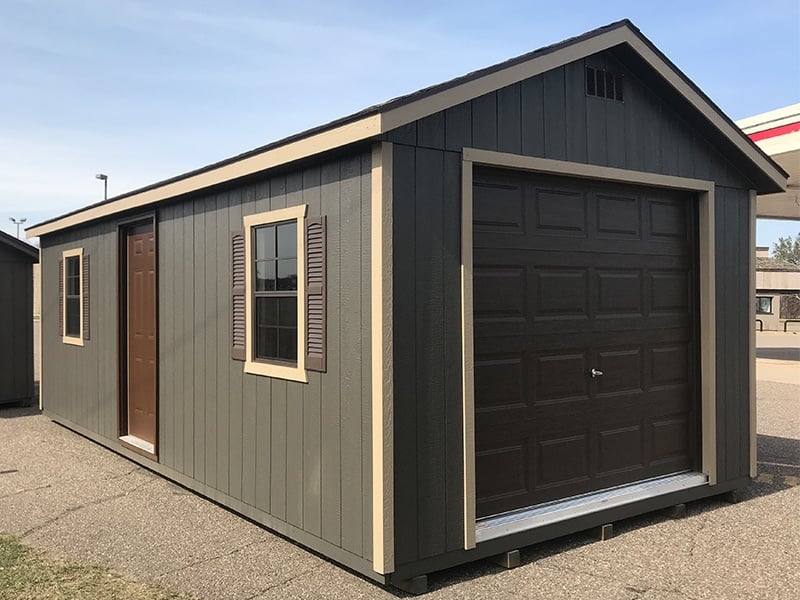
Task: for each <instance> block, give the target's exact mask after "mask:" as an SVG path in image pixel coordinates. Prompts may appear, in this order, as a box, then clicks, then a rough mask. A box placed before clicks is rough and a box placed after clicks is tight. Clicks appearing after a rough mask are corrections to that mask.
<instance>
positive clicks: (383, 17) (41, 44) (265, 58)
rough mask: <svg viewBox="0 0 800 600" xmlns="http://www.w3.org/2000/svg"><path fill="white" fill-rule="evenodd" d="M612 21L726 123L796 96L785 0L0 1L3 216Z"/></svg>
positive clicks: (798, 55) (301, 125) (769, 238)
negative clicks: (633, 34)
mask: <svg viewBox="0 0 800 600" xmlns="http://www.w3.org/2000/svg"><path fill="white" fill-rule="evenodd" d="M667 6H668V7H669V8H666V7H667ZM621 18H630V19H631V20H632V21H633V22H634V23H635V24H636V25H637V26H638V27H639V28H640V29H641V30H642V32H643V33H644V34H645V35H646V36H647V37H649V38H650V39H651V40H652V41H653V42H654V43H655V44H656V45H657V46H658V47H659V48H660V49H661V50H662V51H663V52H664V53H665V54H666V55H667V56H668V57H669V58H670V59H671V60H672V61H673V62H674V63H676V64H677V65H678V67H680V68H681V69H682V70H683V71H684V72H685V73H686V74H687V75H688V76H689V77H690V78H692V79H693V80H694V82H695V83H697V84H698V85H699V86H700V87H701V88H702V89H703V90H704V91H705V92H706V93H707V94H708V95H709V96H710V97H711V98H712V99H713V100H714V101H715V102H716V103H717V104H718V105H719V106H720V107H721V108H722V109H723V110H724V111H725V112H726V113H727V114H728V115H729V116H730V117H731V118H733V119H739V118H742V117H746V116H750V115H753V114H757V113H761V112H766V111H768V110H772V109H774V108H779V107H782V106H786V105H788V104H793V103H796V102H798V101H799V100H800V42H798V35H797V31H798V27H799V26H800V8H798V3H797V1H796V0H788V1H783V0H774V1H773V0H764V1H761V2H753V1H752V0H751V1H749V2H737V1H731V2H719V1H716V2H715V1H705V2H700V1H697V0H693V1H691V2H686V1H683V0H676V1H673V2H671V3H669V4H666V3H650V2H646V1H642V0H638V1H633V2H614V1H613V0H612V1H607V2H596V1H592V2H569V1H561V2H530V1H527V2H526V1H516V2H514V1H511V2H508V1H503V0H495V1H494V2H488V3H487V2H469V1H465V0H461V1H458V2H450V1H448V0H442V1H438V2H429V1H428V2H419V1H417V0H405V1H404V2H397V3H395V2H375V1H374V0H373V1H370V2H357V1H336V2H331V1H330V0H327V1H307V0H295V1H294V2H258V1H256V0H252V1H247V0H227V1H225V2H222V1H216V2H210V1H207V0H192V1H188V0H173V1H169V0H162V1H157V0H2V4H0V72H1V73H2V77H1V78H0V228H2V229H4V230H5V231H9V232H12V233H13V232H14V231H15V226H14V225H13V224H12V223H11V222H10V221H9V219H8V218H9V217H12V216H13V217H17V218H20V217H26V218H27V220H28V221H27V223H26V225H30V224H33V223H37V222H40V221H42V220H45V219H49V218H51V217H54V216H57V215H59V214H62V213H65V212H68V211H71V210H75V209H77V208H80V207H81V206H85V205H87V204H90V203H93V202H97V201H98V200H101V199H102V191H103V190H102V182H100V181H97V180H96V179H95V178H94V175H95V173H98V172H104V173H107V174H108V176H109V181H108V183H109V195H111V196H113V195H116V194H120V193H123V192H125V191H128V190H131V189H135V188H138V187H141V186H143V185H146V184H149V183H152V182H155V181H158V180H160V179H164V178H167V177H171V176H174V175H177V174H179V173H182V172H185V171H188V170H191V169H194V168H197V167H200V166H203V165H206V164H209V163H212V162H215V161H217V160H220V159H223V158H226V157H229V156H233V155H235V154H239V153H240V152H243V151H245V150H249V149H251V148H254V147H257V146H261V145H263V144H265V143H267V142H270V141H273V140H276V139H279V138H281V137H284V136H286V135H289V134H292V133H296V132H298V131H301V130H303V129H307V128H309V127H312V126H314V125H318V124H321V123H325V122H328V121H330V120H332V119H335V118H338V117H341V116H344V115H346V114H349V113H352V112H355V111H357V110H359V109H361V108H364V107H366V106H369V105H371V104H375V103H377V102H381V101H384V100H388V99H390V98H392V97H395V96H398V95H402V94H405V93H408V92H412V91H415V90H417V89H419V88H422V87H424V86H427V85H430V84H434V83H438V82H441V81H444V80H447V79H450V78H452V77H455V76H458V75H462V74H464V73H467V72H469V71H472V70H475V69H477V68H480V67H484V66H487V65H491V64H493V63H496V62H499V61H501V60H504V59H507V58H510V57H512V56H516V55H519V54H522V53H524V52H528V51H530V50H533V49H536V48H539V47H541V46H544V45H547V44H551V43H554V42H558V41H560V40H562V39H565V38H567V37H570V36H573V35H577V34H580V33H583V32H585V31H588V30H590V29H594V28H596V27H599V26H601V25H604V24H607V23H610V22H612V21H616V20H618V19H621ZM798 231H800V223H796V222H795V223H787V222H760V223H759V229H758V240H757V241H758V243H759V245H767V244H771V243H772V242H774V241H775V239H777V237H778V236H781V235H783V236H785V235H793V234H795V233H797V232H798Z"/></svg>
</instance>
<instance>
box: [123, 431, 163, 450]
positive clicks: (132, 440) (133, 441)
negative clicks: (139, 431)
mask: <svg viewBox="0 0 800 600" xmlns="http://www.w3.org/2000/svg"><path fill="white" fill-rule="evenodd" d="M119 439H121V440H122V441H123V442H126V443H128V444H130V445H131V446H136V447H137V448H139V449H140V450H144V451H145V452H149V453H150V454H155V453H156V447H155V446H154V445H153V444H151V443H150V442H145V441H144V440H142V439H139V438H137V437H135V436H133V435H123V436H122V437H120V438H119Z"/></svg>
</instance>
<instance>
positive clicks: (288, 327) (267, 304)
mask: <svg viewBox="0 0 800 600" xmlns="http://www.w3.org/2000/svg"><path fill="white" fill-rule="evenodd" d="M252 236H253V240H252V242H251V243H252V245H253V247H254V248H255V252H254V256H253V265H252V268H253V277H254V280H255V286H254V291H253V307H254V309H255V318H254V320H253V322H254V327H255V330H254V332H253V333H254V337H255V344H254V349H255V353H254V358H255V359H256V360H276V361H285V362H288V363H292V364H295V365H296V364H297V221H289V222H285V223H277V224H274V225H262V226H260V227H254V228H253V229H252Z"/></svg>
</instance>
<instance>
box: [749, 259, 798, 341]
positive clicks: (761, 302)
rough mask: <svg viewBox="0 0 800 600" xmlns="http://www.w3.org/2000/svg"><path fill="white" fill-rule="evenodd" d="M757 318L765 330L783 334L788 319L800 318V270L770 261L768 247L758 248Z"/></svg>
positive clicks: (785, 263) (794, 329) (790, 329)
mask: <svg viewBox="0 0 800 600" xmlns="http://www.w3.org/2000/svg"><path fill="white" fill-rule="evenodd" d="M756 319H759V320H760V321H761V322H762V323H763V326H764V331H783V322H784V321H785V320H786V319H800V267H798V266H797V265H793V264H790V263H787V262H784V261H781V260H777V259H775V258H770V257H769V248H768V247H758V248H756ZM790 325H791V324H790ZM798 329H800V324H797V325H794V326H793V327H792V326H790V327H789V331H797V330H798Z"/></svg>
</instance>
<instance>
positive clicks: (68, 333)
mask: <svg viewBox="0 0 800 600" xmlns="http://www.w3.org/2000/svg"><path fill="white" fill-rule="evenodd" d="M84 259H88V256H86V257H84V255H83V249H82V248H77V249H74V250H65V251H64V252H62V253H61V261H60V262H59V274H58V275H59V277H58V287H59V304H60V310H59V329H60V330H61V340H62V341H63V342H64V343H65V344H71V345H73V346H83V340H84V339H88V338H89V317H88V310H89V306H88V302H89V270H88V269H89V263H88V260H86V261H85V260H84Z"/></svg>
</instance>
